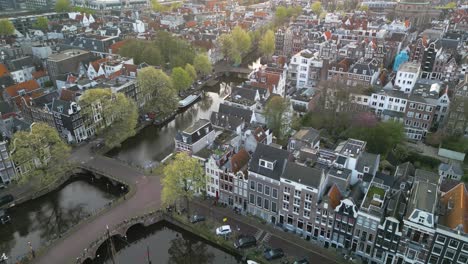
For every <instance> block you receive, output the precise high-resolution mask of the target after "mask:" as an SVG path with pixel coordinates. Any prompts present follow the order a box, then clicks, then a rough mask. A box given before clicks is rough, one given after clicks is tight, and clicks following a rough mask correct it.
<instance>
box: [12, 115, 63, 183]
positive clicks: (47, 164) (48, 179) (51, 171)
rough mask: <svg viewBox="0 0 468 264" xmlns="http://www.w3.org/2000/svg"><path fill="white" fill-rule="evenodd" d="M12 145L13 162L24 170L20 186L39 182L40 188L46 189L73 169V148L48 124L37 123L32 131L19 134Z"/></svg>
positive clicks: (20, 178) (14, 137)
mask: <svg viewBox="0 0 468 264" xmlns="http://www.w3.org/2000/svg"><path fill="white" fill-rule="evenodd" d="M11 142H12V144H11V145H10V148H11V149H10V151H11V153H12V159H13V161H14V162H15V164H17V166H19V167H21V168H22V171H23V173H22V174H21V177H19V183H20V184H24V183H26V182H31V181H32V182H33V183H36V182H37V181H38V182H39V185H40V186H45V185H48V184H50V183H53V182H54V181H55V180H57V179H58V178H60V177H61V176H62V174H63V173H64V172H65V171H67V170H68V169H69V168H70V163H69V162H68V156H69V155H70V151H71V149H70V147H69V146H68V145H67V144H66V143H65V142H63V140H62V138H60V136H59V134H58V132H57V130H55V129H54V128H52V127H50V126H49V125H47V124H46V123H34V124H33V125H31V132H27V131H18V132H16V133H15V134H14V135H13V139H12V141H11Z"/></svg>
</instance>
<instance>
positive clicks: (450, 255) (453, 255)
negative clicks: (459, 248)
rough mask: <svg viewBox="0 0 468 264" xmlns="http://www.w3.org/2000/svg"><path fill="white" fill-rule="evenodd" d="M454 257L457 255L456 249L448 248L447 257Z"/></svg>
mask: <svg viewBox="0 0 468 264" xmlns="http://www.w3.org/2000/svg"><path fill="white" fill-rule="evenodd" d="M454 257H455V251H454V250H452V249H447V251H445V258H448V259H453V258H454Z"/></svg>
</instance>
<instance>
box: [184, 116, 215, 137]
mask: <svg viewBox="0 0 468 264" xmlns="http://www.w3.org/2000/svg"><path fill="white" fill-rule="evenodd" d="M209 123H210V121H209V120H206V119H199V120H197V121H195V123H194V124H193V125H191V126H189V127H188V128H186V129H185V130H184V133H187V134H193V133H195V132H196V131H197V130H199V129H200V128H202V127H203V126H205V125H207V124H209Z"/></svg>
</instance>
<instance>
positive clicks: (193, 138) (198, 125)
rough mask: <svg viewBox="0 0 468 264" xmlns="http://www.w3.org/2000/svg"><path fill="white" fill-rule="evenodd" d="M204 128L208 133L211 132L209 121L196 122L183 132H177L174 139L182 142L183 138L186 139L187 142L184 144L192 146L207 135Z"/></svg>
mask: <svg viewBox="0 0 468 264" xmlns="http://www.w3.org/2000/svg"><path fill="white" fill-rule="evenodd" d="M206 127H207V128H208V133H210V132H211V131H213V128H212V126H211V123H210V121H208V120H206V119H200V120H197V121H196V122H195V123H194V124H193V125H192V126H190V127H188V128H187V129H185V130H184V131H182V132H181V131H178V132H177V133H176V136H175V138H176V140H178V141H183V137H184V136H185V137H187V141H186V142H185V143H187V144H193V143H195V142H197V141H198V140H200V139H201V138H203V137H204V136H206V135H207V134H208V133H206V130H205V129H204V128H206Z"/></svg>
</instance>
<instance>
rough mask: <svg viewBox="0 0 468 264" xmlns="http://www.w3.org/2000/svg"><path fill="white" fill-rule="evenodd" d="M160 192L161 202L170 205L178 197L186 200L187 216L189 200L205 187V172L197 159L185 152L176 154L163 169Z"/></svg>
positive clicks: (188, 213)
mask: <svg viewBox="0 0 468 264" xmlns="http://www.w3.org/2000/svg"><path fill="white" fill-rule="evenodd" d="M163 174H164V175H163V178H162V181H161V184H162V193H161V199H162V202H163V204H165V205H172V204H174V203H176V202H177V201H178V200H179V198H183V199H184V200H185V202H186V209H187V216H189V215H190V205H189V202H190V201H191V200H192V199H193V198H194V197H195V195H196V194H197V193H199V192H200V191H202V190H204V189H205V185H206V181H205V173H204V170H203V168H202V166H201V165H200V162H198V160H197V159H195V158H192V157H190V156H189V155H188V154H187V153H185V152H180V153H178V154H176V156H175V158H174V160H173V161H172V162H170V163H169V164H168V165H166V166H165V167H164V169H163Z"/></svg>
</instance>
